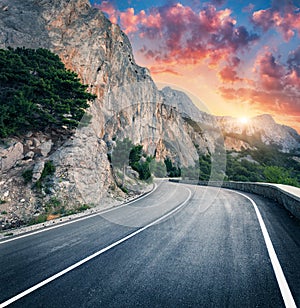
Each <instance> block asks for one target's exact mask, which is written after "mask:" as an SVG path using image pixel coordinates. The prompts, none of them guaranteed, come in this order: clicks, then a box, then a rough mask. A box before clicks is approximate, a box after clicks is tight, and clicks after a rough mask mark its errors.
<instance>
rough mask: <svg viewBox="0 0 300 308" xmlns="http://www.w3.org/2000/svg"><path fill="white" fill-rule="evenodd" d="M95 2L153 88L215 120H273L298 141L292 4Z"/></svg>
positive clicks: (299, 73)
mask: <svg viewBox="0 0 300 308" xmlns="http://www.w3.org/2000/svg"><path fill="white" fill-rule="evenodd" d="M90 2H91V4H92V5H94V6H95V7H97V8H99V9H100V10H102V11H103V12H104V13H105V15H106V16H107V17H108V18H109V19H110V21H111V22H112V23H116V24H118V25H119V26H120V27H121V29H122V30H123V31H124V32H125V33H126V34H127V35H128V37H129V39H130V42H131V44H132V47H133V53H134V57H135V61H136V63H137V64H138V65H140V66H144V67H147V68H149V70H150V72H151V76H152V78H153V80H154V81H155V83H157V84H161V83H163V84H165V85H166V86H170V87H172V88H174V87H175V88H176V87H177V88H178V89H179V90H181V91H183V92H185V93H186V94H187V95H188V96H189V97H190V94H192V96H193V97H195V98H196V99H192V101H193V102H194V104H195V105H196V106H197V107H198V108H199V109H200V110H203V107H204V109H206V110H204V111H206V112H207V111H208V112H209V113H210V114H213V115H216V116H232V117H234V118H252V117H255V116H257V115H261V114H270V115H271V116H272V117H273V118H274V120H275V121H276V122H277V123H278V124H283V125H287V126H290V127H292V128H294V129H295V130H296V131H297V132H298V133H300V121H299V119H300V69H299V66H300V44H299V35H300V23H299V22H298V20H299V18H300V7H299V4H296V3H295V1H287V0H282V1H265V2H264V1H258V0H256V1H252V2H251V3H250V2H249V3H241V2H238V3H237V2H235V1H232V0H227V1H226V0H212V1H208V2H205V3H200V1H194V0H182V1H170V0H153V1H151V3H149V2H147V3H146V2H144V1H139V0H130V1H119V0H113V1H101V0H90ZM198 102H201V103H200V104H198ZM201 104H202V106H201Z"/></svg>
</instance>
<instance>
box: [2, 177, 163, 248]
mask: <svg viewBox="0 0 300 308" xmlns="http://www.w3.org/2000/svg"><path fill="white" fill-rule="evenodd" d="M157 187H158V186H157V184H156V183H155V184H154V188H153V189H152V190H151V191H150V192H148V193H146V194H144V195H143V196H141V197H137V198H136V199H134V200H132V201H129V202H127V203H124V204H121V205H119V206H115V207H112V208H110V209H108V210H104V211H101V212H98V213H95V214H91V215H87V216H84V217H81V218H78V219H74V220H70V221H66V222H62V223H59V224H57V225H54V226H50V227H45V229H39V230H37V231H28V232H29V233H26V234H23V235H19V236H18V235H17V236H16V237H13V238H10V239H7V240H3V241H0V245H2V244H5V243H8V242H12V241H16V240H19V239H21V238H24V237H28V236H31V235H35V234H39V233H42V232H46V231H50V230H53V229H56V228H60V227H63V226H66V225H70V224H73V223H76V222H79V221H82V220H86V219H89V218H92V217H95V216H101V215H102V214H106V213H108V212H111V211H115V210H118V209H120V208H122V207H124V206H127V205H130V204H132V203H135V202H137V201H139V200H142V199H144V198H146V197H147V196H149V195H150V194H152V193H153V192H154V191H155V190H156V189H157Z"/></svg>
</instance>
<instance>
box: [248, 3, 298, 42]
mask: <svg viewBox="0 0 300 308" xmlns="http://www.w3.org/2000/svg"><path fill="white" fill-rule="evenodd" d="M252 22H253V23H254V24H255V25H256V26H257V27H260V28H261V29H262V30H263V31H265V32H266V31H268V30H269V29H271V28H275V29H276V30H277V31H278V32H279V33H281V34H282V35H283V38H284V39H285V41H287V42H288V41H289V40H290V39H291V38H292V37H293V36H294V35H295V32H298V35H300V11H299V10H297V8H296V7H295V6H294V5H293V4H292V1H273V6H272V7H271V8H268V9H266V10H259V11H256V12H254V13H253V15H252Z"/></svg>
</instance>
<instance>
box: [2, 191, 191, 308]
mask: <svg viewBox="0 0 300 308" xmlns="http://www.w3.org/2000/svg"><path fill="white" fill-rule="evenodd" d="M187 190H188V191H189V196H188V198H187V199H186V200H185V201H184V202H183V203H181V204H180V205H179V206H177V207H176V208H175V209H173V210H172V211H170V212H169V213H167V214H165V215H163V216H161V217H160V218H158V219H156V220H154V221H153V222H151V223H150V224H148V225H146V226H144V227H143V228H140V229H138V230H136V231H135V232H133V233H131V234H129V235H127V236H126V237H123V238H122V239H120V240H118V241H117V242H114V243H112V244H111V245H109V246H107V247H105V248H103V249H101V250H99V251H97V252H95V253H94V254H92V255H90V256H88V257H86V258H84V259H82V260H81V261H79V262H77V263H75V264H73V265H71V266H69V267H68V268H66V269H64V270H62V271H61V272H59V273H57V274H55V275H53V276H51V277H49V278H47V279H46V280H44V281H42V282H40V283H38V284H36V285H34V286H33V287H31V288H29V289H27V290H25V291H23V292H22V293H20V294H18V295H16V296H14V297H12V298H10V299H8V300H7V301H5V302H3V303H1V304H0V307H1V308H3V307H6V306H8V305H10V304H12V303H14V302H15V301H17V300H19V299H21V298H22V297H24V296H26V295H28V294H30V293H32V292H33V291H35V290H37V289H39V288H41V287H43V286H44V285H46V284H48V283H50V282H51V281H53V280H55V279H57V278H59V277H61V276H63V275H65V274H67V273H68V272H70V271H72V270H73V269H75V268H77V267H79V266H81V265H82V264H84V263H86V262H88V261H90V260H92V259H94V258H96V257H97V256H99V255H101V254H103V253H104V252H106V251H108V250H110V249H112V248H114V247H116V246H117V245H119V244H121V243H123V242H125V241H127V240H128V239H130V238H132V237H134V236H135V235H137V234H139V233H141V232H143V231H145V230H146V229H148V228H150V227H151V226H153V225H155V224H157V223H158V222H160V221H162V220H163V219H165V218H167V217H169V216H170V215H172V214H174V213H175V212H177V211H178V210H180V209H181V208H182V207H183V206H184V205H185V204H186V203H187V202H188V201H189V200H190V198H191V196H192V192H191V190H190V189H189V188H187Z"/></svg>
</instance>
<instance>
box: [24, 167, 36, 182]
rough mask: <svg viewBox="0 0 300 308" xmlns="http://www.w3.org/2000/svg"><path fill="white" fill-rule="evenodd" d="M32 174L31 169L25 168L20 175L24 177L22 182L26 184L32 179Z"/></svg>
mask: <svg viewBox="0 0 300 308" xmlns="http://www.w3.org/2000/svg"><path fill="white" fill-rule="evenodd" d="M32 175H33V171H32V170H31V169H29V170H25V171H24V172H23V173H22V177H23V179H24V183H25V184H28V183H29V182H31V181H32Z"/></svg>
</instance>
